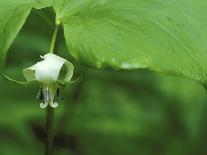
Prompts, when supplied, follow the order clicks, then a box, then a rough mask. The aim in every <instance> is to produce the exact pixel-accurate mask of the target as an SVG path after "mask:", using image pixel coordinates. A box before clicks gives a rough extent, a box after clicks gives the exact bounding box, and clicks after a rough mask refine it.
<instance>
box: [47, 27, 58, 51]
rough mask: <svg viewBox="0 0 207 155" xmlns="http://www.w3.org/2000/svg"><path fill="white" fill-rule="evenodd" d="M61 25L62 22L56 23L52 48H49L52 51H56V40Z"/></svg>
mask: <svg viewBox="0 0 207 155" xmlns="http://www.w3.org/2000/svg"><path fill="white" fill-rule="evenodd" d="M59 27H60V24H56V26H55V30H54V32H53V35H52V40H51V44H50V50H49V52H50V53H53V52H54V48H55V42H56V38H57V34H58V30H59Z"/></svg>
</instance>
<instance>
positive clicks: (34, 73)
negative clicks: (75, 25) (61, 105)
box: [23, 53, 74, 108]
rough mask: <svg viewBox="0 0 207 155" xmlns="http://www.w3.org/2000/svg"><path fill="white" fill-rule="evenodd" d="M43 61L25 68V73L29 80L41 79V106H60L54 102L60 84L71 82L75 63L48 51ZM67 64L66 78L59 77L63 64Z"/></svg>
mask: <svg viewBox="0 0 207 155" xmlns="http://www.w3.org/2000/svg"><path fill="white" fill-rule="evenodd" d="M41 58H42V59H43V60H42V61H40V62H38V63H36V64H35V65H33V66H31V67H29V68H26V69H24V70H23V74H24V76H25V78H26V80H27V81H39V82H40V83H41V85H42V86H41V90H40V92H39V93H38V95H39V98H41V99H43V100H44V103H41V104H40V107H41V108H45V107H47V106H48V105H50V106H51V107H53V108H55V107H57V106H58V104H57V103H56V102H54V98H55V96H56V94H57V91H59V88H60V84H61V85H62V84H67V83H68V82H70V80H71V78H72V75H73V69H74V67H73V64H72V63H70V62H69V61H67V60H66V59H63V58H61V57H59V56H57V55H55V54H52V53H48V54H46V55H44V56H41ZM64 65H65V66H66V68H67V73H66V75H65V78H64V79H59V74H60V71H61V69H62V67H63V66H64Z"/></svg>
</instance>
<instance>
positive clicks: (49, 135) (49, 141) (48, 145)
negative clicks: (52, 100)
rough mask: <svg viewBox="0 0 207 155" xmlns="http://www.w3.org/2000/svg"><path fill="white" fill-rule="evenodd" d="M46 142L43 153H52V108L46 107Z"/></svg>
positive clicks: (46, 154) (50, 154) (49, 154)
mask: <svg viewBox="0 0 207 155" xmlns="http://www.w3.org/2000/svg"><path fill="white" fill-rule="evenodd" d="M46 117H47V118H46V142H45V155H52V151H53V124H54V109H53V108H52V107H50V106H48V107H47V113H46Z"/></svg>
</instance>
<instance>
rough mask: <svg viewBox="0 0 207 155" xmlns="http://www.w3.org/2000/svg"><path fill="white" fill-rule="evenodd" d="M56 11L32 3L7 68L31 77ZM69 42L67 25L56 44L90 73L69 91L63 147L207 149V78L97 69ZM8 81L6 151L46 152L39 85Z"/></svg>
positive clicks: (170, 154) (66, 153)
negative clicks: (77, 56)
mask: <svg viewBox="0 0 207 155" xmlns="http://www.w3.org/2000/svg"><path fill="white" fill-rule="evenodd" d="M40 14H41V15H40ZM53 17H54V15H53V13H52V12H51V10H50V9H45V10H44V11H41V12H40V11H37V10H33V11H32V13H31V15H30V16H29V18H28V19H27V22H26V24H25V26H24V28H23V29H22V31H21V33H20V34H19V35H18V37H17V38H16V40H15V42H14V43H13V45H12V47H11V48H10V50H9V55H8V58H7V64H6V68H5V72H6V73H7V75H9V76H11V77H13V78H16V79H19V80H24V78H23V75H22V73H21V70H22V69H23V68H26V67H28V66H31V65H33V64H34V63H35V62H37V61H40V58H39V55H43V54H45V53H47V50H48V48H49V43H50V38H51V35H52V31H53V24H51V23H52V22H51V21H52V20H53V19H54V18H53ZM49 25H50V26H49ZM64 44H65V43H64V39H63V35H62V30H61V33H60V34H59V37H58V42H57V46H56V51H58V54H59V55H61V56H63V57H65V58H67V59H68V60H70V61H73V62H74V64H75V74H74V78H75V77H78V76H79V75H80V74H82V75H83V77H84V78H83V80H82V82H81V83H80V84H77V85H74V86H68V87H67V88H66V89H64V90H63V91H62V93H63V95H64V100H63V102H60V103H59V107H58V108H57V109H56V114H55V115H56V116H55V132H56V134H55V140H54V144H55V148H54V151H55V153H54V154H55V155H195V154H199V155H205V154H206V152H207V149H206V148H207V147H206V146H207V121H206V118H207V114H206V112H207V93H206V92H205V90H204V89H203V88H202V86H200V85H199V84H198V83H196V82H194V81H191V80H189V79H184V78H177V77H169V76H165V75H161V74H158V73H152V72H150V71H147V70H134V71H112V70H106V69H105V70H96V69H89V68H87V67H84V66H82V65H81V64H79V63H77V62H75V61H74V60H73V59H72V58H71V56H70V55H69V54H68V52H67V49H66V47H65V45H64ZM0 86H1V90H0V97H1V99H0V106H1V108H0V155H41V154H43V152H44V136H45V133H44V123H45V109H40V108H39V103H40V101H37V100H35V96H36V93H37V91H38V88H39V86H37V85H31V86H27V87H23V86H21V87H20V86H14V85H13V84H12V83H10V82H8V81H5V80H3V79H0Z"/></svg>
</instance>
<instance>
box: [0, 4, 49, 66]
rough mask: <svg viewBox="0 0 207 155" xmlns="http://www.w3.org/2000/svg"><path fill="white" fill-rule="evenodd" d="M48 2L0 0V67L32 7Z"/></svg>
mask: <svg viewBox="0 0 207 155" xmlns="http://www.w3.org/2000/svg"><path fill="white" fill-rule="evenodd" d="M49 4H50V1H49V0H41V1H38V0H0V68H2V66H3V64H4V61H5V57H6V53H7V51H8V48H9V46H10V45H11V43H12V41H13V40H14V39H15V37H16V36H17V34H18V32H19V31H20V29H21V28H22V26H23V24H24V22H25V20H26V18H27V16H28V14H29V12H30V10H31V9H32V7H35V8H43V7H46V6H49Z"/></svg>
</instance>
